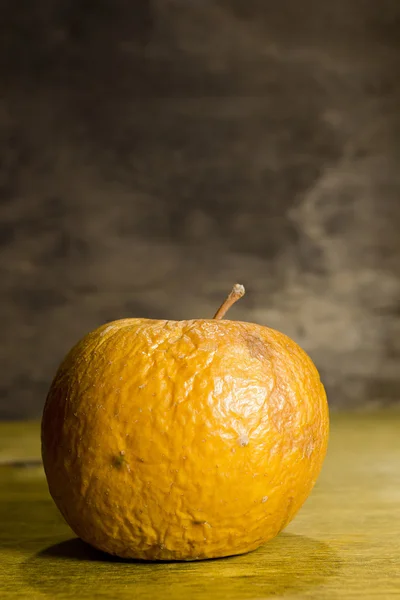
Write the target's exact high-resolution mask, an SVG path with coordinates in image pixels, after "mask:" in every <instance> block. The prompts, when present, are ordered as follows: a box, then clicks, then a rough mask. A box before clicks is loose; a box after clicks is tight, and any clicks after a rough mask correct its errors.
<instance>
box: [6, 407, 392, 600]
mask: <svg viewBox="0 0 400 600" xmlns="http://www.w3.org/2000/svg"><path fill="white" fill-rule="evenodd" d="M39 456H40V455H39V425H38V424H37V423H26V424H18V423H17V424H13V423H11V424H10V423H8V424H7V423H3V424H0V463H1V466H0V598H2V599H4V600H10V599H16V598H18V599H20V598H35V599H36V598H37V599H40V598H51V599H54V600H63V599H65V600H67V599H70V598H74V599H75V598H76V599H80V598H81V599H88V598H116V599H119V598H122V599H125V598H126V599H128V598H132V597H134V596H135V597H137V598H140V599H142V598H143V599H144V600H153V599H157V598H161V597H164V596H168V597H169V598H170V599H171V600H184V599H186V598H188V599H194V600H196V599H200V598H201V599H203V598H210V600H223V599H224V600H225V599H227V600H250V599H251V600H261V599H264V598H271V597H274V598H292V597H293V596H296V595H297V597H299V598H305V599H313V598H327V599H336V598H344V599H346V598H350V599H351V598H379V599H386V598H388V599H392V598H400V415H399V414H388V413H380V414H374V415H372V414H370V415H354V414H353V415H335V416H334V418H333V423H332V434H331V443H330V448H329V453H328V458H327V461H326V464H325V467H324V470H323V473H322V475H321V477H320V479H319V481H318V483H317V486H316V488H315V490H314V492H313V494H312V496H311V497H310V499H309V500H308V502H307V503H306V505H305V506H304V507H303V509H302V511H301V512H300V514H299V515H298V516H297V518H296V519H295V520H294V522H293V523H292V524H291V525H290V526H289V527H288V528H287V530H286V532H284V533H283V534H281V535H280V536H278V537H277V538H276V539H275V540H273V541H272V542H270V543H268V544H266V545H265V546H264V547H262V548H260V549H259V550H258V551H256V552H253V553H251V554H248V555H245V556H239V557H235V558H229V559H223V560H213V561H206V562H197V563H166V564H151V563H140V562H129V561H122V560H116V559H113V558H110V557H108V556H106V555H104V554H101V553H99V552H97V551H95V550H93V549H91V548H90V547H88V546H86V545H85V544H83V543H82V542H81V541H80V540H78V539H76V538H75V537H74V535H73V534H72V532H71V531H70V530H69V528H68V526H67V525H65V524H64V522H63V521H62V519H61V517H60V516H59V514H58V513H57V510H56V509H55V507H54V505H53V503H52V500H51V498H50V497H49V495H48V492H47V487H46V481H45V478H44V474H43V470H42V468H41V467H40V466H38V465H37V464H36V466H35V463H34V462H33V463H32V466H29V464H30V463H29V462H27V463H24V460H25V459H37V458H39ZM16 458H17V459H18V460H20V461H22V462H20V463H18V464H19V465H21V466H15V465H14V466H7V465H6V464H5V462H8V461H10V460H11V461H13V460H14V459H16ZM24 465H25V466H24Z"/></svg>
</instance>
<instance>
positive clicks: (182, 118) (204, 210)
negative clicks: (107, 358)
mask: <svg viewBox="0 0 400 600" xmlns="http://www.w3.org/2000/svg"><path fill="white" fill-rule="evenodd" d="M399 31H400V3H399V2H398V0H380V1H379V2H377V1H376V0H335V2H333V1H328V0H302V1H301V2H299V1H298V0H280V1H279V2H276V1H274V2H272V1H269V0H246V1H245V0H241V1H239V0H219V1H218V0H214V1H206V0H153V1H150V2H148V1H138V0H136V1H135V2H132V0H97V1H95V0H79V1H78V0H52V1H50V0H46V1H45V0H40V2H39V0H36V2H33V1H32V0H29V1H28V0H21V1H20V2H14V1H11V0H2V2H1V3H0V84H1V87H0V90H1V91H0V198H1V225H0V242H1V285H2V292H3V302H2V309H3V310H2V312H1V331H2V344H1V359H2V364H1V375H2V376H1V401H0V416H1V417H5V418H11V417H37V416H38V415H40V413H41V409H42V406H43V402H44V398H45V394H46V391H47V388H48V385H49V383H50V380H51V378H52V376H53V374H54V371H55V369H56V367H57V365H58V363H59V361H60V360H61V358H62V357H63V355H64V353H65V352H66V351H67V350H68V349H69V347H70V346H71V345H72V344H73V343H74V342H75V341H76V340H77V338H79V337H80V336H82V335H83V334H84V333H85V332H87V331H88V330H90V329H92V328H94V327H95V326H97V325H100V324H101V323H103V322H104V321H107V320H111V319H116V318H119V317H122V316H149V317H150V316H151V317H160V318H178V319H179V318H191V317H207V316H212V314H213V312H214V310H215V308H216V307H217V306H218V304H219V303H220V301H221V300H222V298H223V296H224V295H225V293H226V292H227V291H229V289H230V287H231V285H232V283H234V282H235V281H239V282H242V283H244V284H245V285H246V286H247V289H248V295H247V296H246V298H245V299H243V300H242V301H241V302H240V303H239V305H237V307H235V308H234V309H232V312H231V314H230V316H231V317H232V318H241V319H245V320H253V321H257V322H260V323H264V324H269V325H271V326H273V327H276V328H278V329H281V330H283V331H285V332H286V333H288V334H289V335H291V336H292V337H294V338H295V339H296V340H297V341H298V342H299V343H300V344H301V345H302V346H303V347H304V348H305V349H306V350H307V351H309V353H310V354H311V356H312V357H313V358H314V360H315V362H316V363H317V365H318V367H319V368H320V370H321V373H322V376H323V379H324V382H325V384H326V386H327V388H328V392H329V397H330V402H331V405H332V406H336V407H347V406H352V407H361V406H368V407H370V406H374V405H376V404H377V403H379V404H380V403H384V404H391V403H396V402H398V401H399V400H400V393H399V392H400V367H399V357H400V284H399V281H400V279H399V275H400V273H399V271H400V235H399V226H400V203H399V195H400V168H399V164H400V162H399V160H400V142H399V140H400V137H399V136H400V36H399Z"/></svg>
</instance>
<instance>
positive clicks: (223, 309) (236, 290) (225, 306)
mask: <svg viewBox="0 0 400 600" xmlns="http://www.w3.org/2000/svg"><path fill="white" fill-rule="evenodd" d="M244 294H245V289H244V286H243V285H241V284H240V283H235V285H234V286H233V288H232V291H231V293H230V294H229V296H228V297H227V298H226V300H224V302H223V303H222V304H221V306H220V307H219V309H218V310H217V312H216V313H215V315H214V317H213V318H214V319H223V317H224V316H225V314H226V313H227V312H228V310H229V309H230V307H231V306H232V304H235V302H237V301H238V300H240V298H242V297H243V296H244Z"/></svg>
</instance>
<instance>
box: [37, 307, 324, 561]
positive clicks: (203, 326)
mask: <svg viewBox="0 0 400 600" xmlns="http://www.w3.org/2000/svg"><path fill="white" fill-rule="evenodd" d="M327 441H328V407H327V401H326V395H325V391H324V388H323V386H322V384H321V382H320V378H319V375H318V372H317V370H316V368H315V366H314V364H313V363H312V361H311V359H310V358H309V357H308V356H307V355H306V354H305V352H304V351H303V350H301V349H300V348H299V346H297V344H295V343H294V342H293V341H292V340H290V339H289V338H288V337H286V336H285V335H283V334H281V333H279V332H277V331H274V330H272V329H269V328H266V327H262V326H260V325H255V324H252V323H242V322H235V321H216V320H193V321H179V322H178V321H153V320H147V319H124V320H121V321H115V322H113V323H109V324H107V325H104V326H102V327H100V328H99V329H97V330H96V331H94V332H92V333H90V334H89V335H87V336H86V337H85V338H84V339H83V340H81V341H80V342H79V343H78V344H77V345H76V346H75V347H74V348H73V349H72V350H71V352H70V353H69V354H68V355H67V357H66V358H65V360H64V362H63V363H62V365H61V366H60V368H59V371H58V373H57V375H56V377H55V379H54V381H53V383H52V386H51V389H50V391H49V395H48V398H47V401H46V406H45V410H44V414H43V420H42V454H43V461H44V467H45V471H46V476H47V480H48V485H49V489H50V493H51V495H52V497H53V498H54V501H55V503H56V504H57V506H58V508H59V509H60V511H61V513H62V514H63V516H64V518H65V519H66V521H67V522H68V524H69V525H70V527H71V528H72V529H73V530H74V532H75V533H76V534H77V535H78V536H80V537H81V538H82V539H83V540H85V541H86V542H88V543H90V544H92V545H93V546H95V547H96V548H99V549H101V550H104V551H106V552H108V553H111V554H116V555H119V556H121V557H127V558H128V557H132V558H140V559H150V560H166V559H178V560H193V559H202V558H211V557H218V556H226V555H233V554H240V553H244V552H248V551H250V550H253V549H255V548H257V547H258V546H259V545H260V544H262V543H263V542H265V541H267V540H268V539H270V538H272V537H274V536H275V535H277V534H278V533H279V532H280V531H281V530H282V529H283V528H284V527H285V526H286V525H287V524H288V523H289V521H290V520H291V519H292V518H293V516H294V515H295V514H296V512H297V511H298V510H299V508H300V507H301V505H302V504H303V502H304V501H305V500H306V498H307V496H308V495H309V493H310V491H311V489H312V487H313V485H314V483H315V481H316V478H317V477H318V474H319V472H320V469H321V466H322V462H323V459H324V457H325V453H326V448H327Z"/></svg>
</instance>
